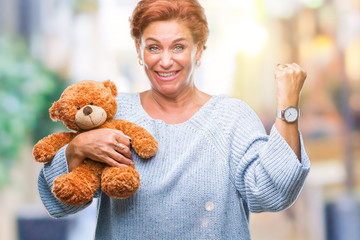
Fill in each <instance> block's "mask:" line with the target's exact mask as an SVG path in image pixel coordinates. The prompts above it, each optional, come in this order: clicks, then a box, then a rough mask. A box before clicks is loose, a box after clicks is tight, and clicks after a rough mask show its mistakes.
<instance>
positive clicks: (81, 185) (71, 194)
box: [52, 172, 100, 206]
mask: <svg viewBox="0 0 360 240" xmlns="http://www.w3.org/2000/svg"><path fill="white" fill-rule="evenodd" d="M99 186H100V180H99V179H96V178H95V177H93V176H92V175H91V174H86V172H84V174H83V175H82V176H79V175H74V174H72V173H68V174H64V175H61V176H59V177H57V178H56V179H55V180H54V186H53V189H52V191H53V193H54V194H55V196H56V198H58V199H59V200H60V201H62V202H63V203H66V204H68V205H72V206H79V205H83V204H85V203H88V202H90V201H91V200H92V198H93V196H94V194H95V192H96V190H97V189H98V188H99Z"/></svg>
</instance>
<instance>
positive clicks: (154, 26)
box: [136, 20, 202, 97]
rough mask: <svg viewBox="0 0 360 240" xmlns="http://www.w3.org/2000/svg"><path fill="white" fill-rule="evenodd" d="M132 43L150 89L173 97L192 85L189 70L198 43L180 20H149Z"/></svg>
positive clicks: (198, 49) (196, 56) (198, 52)
mask: <svg viewBox="0 0 360 240" xmlns="http://www.w3.org/2000/svg"><path fill="white" fill-rule="evenodd" d="M136 47H137V51H138V53H139V58H140V59H142V60H143V62H144V67H145V72H146V74H147V76H148V77H149V79H150V83H151V88H152V89H153V90H155V91H157V92H158V93H160V94H162V95H165V96H168V97H176V96H179V94H181V93H182V92H184V91H186V90H189V89H191V88H192V87H193V86H194V82H193V71H194V68H195V65H196V60H200V57H201V54H202V46H198V45H196V44H195V43H194V41H193V38H192V35H191V32H190V30H189V29H188V28H187V27H186V26H185V25H184V24H181V23H178V22H177V21H175V20H171V21H157V22H153V23H151V24H149V26H147V27H146V28H145V30H144V32H143V34H142V37H141V41H140V45H138V44H137V46H136Z"/></svg>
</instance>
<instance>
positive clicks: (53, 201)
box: [38, 145, 91, 218]
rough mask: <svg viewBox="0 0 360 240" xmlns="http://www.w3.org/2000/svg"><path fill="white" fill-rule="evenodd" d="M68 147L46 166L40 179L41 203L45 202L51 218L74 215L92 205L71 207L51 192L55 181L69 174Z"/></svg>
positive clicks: (63, 148) (61, 150)
mask: <svg viewBox="0 0 360 240" xmlns="http://www.w3.org/2000/svg"><path fill="white" fill-rule="evenodd" d="M66 147H67V145H65V146H64V147H62V148H61V149H60V150H59V151H58V152H57V153H56V155H55V157H54V159H53V160H52V161H51V162H49V163H46V164H45V165H44V167H43V168H42V169H41V171H40V174H39V177H38V190H39V194H40V198H41V201H42V202H43V204H44V206H45V208H46V210H47V211H48V213H49V214H50V216H52V217H55V218H60V217H64V216H67V215H70V214H74V213H76V212H78V211H80V210H82V209H84V208H86V207H87V206H89V205H90V204H91V202H89V203H87V204H85V205H82V206H69V205H67V204H65V203H62V202H61V201H60V200H58V199H57V198H56V197H55V196H54V194H53V193H52V192H51V189H52V187H53V182H54V179H55V178H56V177H58V176H60V175H63V174H66V173H68V172H69V170H68V166H67V160H66V156H65V150H66Z"/></svg>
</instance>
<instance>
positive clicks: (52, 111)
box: [49, 102, 60, 121]
mask: <svg viewBox="0 0 360 240" xmlns="http://www.w3.org/2000/svg"><path fill="white" fill-rule="evenodd" d="M58 106H59V103H58V102H54V103H53V105H52V106H51V108H50V109H49V113H50V118H51V119H52V120H53V121H57V120H60V119H59V114H60V113H59V110H58Z"/></svg>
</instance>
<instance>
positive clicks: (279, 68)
mask: <svg viewBox="0 0 360 240" xmlns="http://www.w3.org/2000/svg"><path fill="white" fill-rule="evenodd" d="M284 68H286V66H285V65H284V64H278V65H277V69H278V70H280V71H282V70H284Z"/></svg>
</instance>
